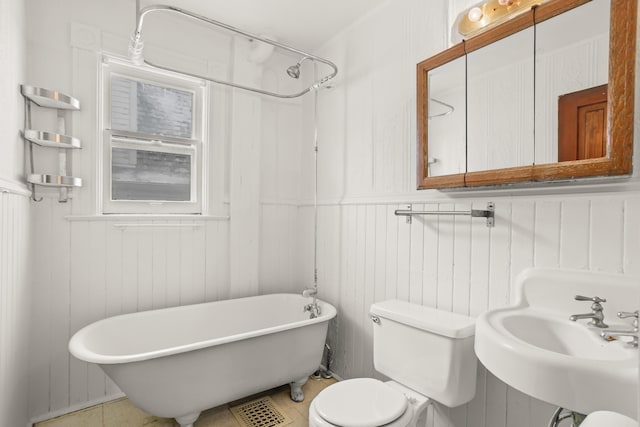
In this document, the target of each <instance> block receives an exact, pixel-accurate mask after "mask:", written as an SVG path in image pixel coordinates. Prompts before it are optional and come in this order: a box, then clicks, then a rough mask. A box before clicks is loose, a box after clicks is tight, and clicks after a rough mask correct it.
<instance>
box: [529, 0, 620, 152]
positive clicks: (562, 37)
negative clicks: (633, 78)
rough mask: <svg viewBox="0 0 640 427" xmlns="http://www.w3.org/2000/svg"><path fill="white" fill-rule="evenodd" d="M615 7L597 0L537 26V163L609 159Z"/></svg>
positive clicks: (609, 2)
mask: <svg viewBox="0 0 640 427" xmlns="http://www.w3.org/2000/svg"><path fill="white" fill-rule="evenodd" d="M610 9H611V1H610V0H593V1H591V2H589V3H586V4H584V5H582V6H580V7H577V8H575V9H572V10H569V11H567V12H565V13H563V14H561V15H558V16H556V17H554V18H553V19H548V20H546V21H543V22H540V23H539V24H537V25H536V64H535V65H536V116H535V122H536V140H535V163H536V164H542V163H556V162H558V161H569V160H582V159H588V158H597V157H603V156H605V155H606V147H602V145H603V143H604V144H606V128H605V126H606V92H607V87H606V86H604V87H602V86H603V85H606V84H607V82H608V80H609V73H608V65H609V20H610V13H609V11H610ZM567 28H571V31H567ZM603 97H604V104H603V103H602V102H603V99H602V98H603ZM563 100H564V103H565V104H566V107H565V109H564V110H565V111H564V112H561V111H559V108H558V106H559V104H560V103H562V101H563ZM560 117H562V119H560ZM559 135H564V137H563V138H559ZM559 141H562V142H559ZM580 141H581V142H580ZM595 141H597V142H598V144H600V146H601V148H602V149H601V150H597V149H596V148H595V147H594V146H595V144H596V143H595ZM589 142H591V144H589ZM589 147H592V148H589ZM561 152H564V155H560V156H559V153H561Z"/></svg>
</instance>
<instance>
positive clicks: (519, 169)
mask: <svg viewBox="0 0 640 427" xmlns="http://www.w3.org/2000/svg"><path fill="white" fill-rule="evenodd" d="M636 15H637V1H635V0H592V1H589V0H548V1H546V2H543V3H542V4H540V5H537V6H534V7H533V8H531V9H529V10H528V11H525V12H524V13H522V14H520V15H517V16H515V17H512V18H511V19H509V20H507V21H505V22H503V23H501V24H498V25H497V26H495V27H493V28H491V29H489V30H486V31H485V32H483V33H480V34H478V35H476V36H474V37H471V38H469V39H468V40H464V41H463V42H461V43H459V44H457V45H454V46H452V47H451V48H449V49H447V50H445V51H443V52H440V53H438V54H437V55H435V56H433V57H431V58H428V59H426V60H424V61H422V62H420V63H419V64H418V65H417V125H418V129H417V135H418V144H417V145H418V153H417V186H418V189H427V188H460V187H475V186H487V185H502V184H512V183H519V182H537V181H554V180H571V179H577V178H584V177H600V176H616V175H618V176H619V175H626V174H629V173H630V172H631V168H632V153H633V127H634V124H633V119H634V94H635V93H634V83H635V57H636ZM576 99H577V101H575V100H576ZM585 99H586V100H587V101H583V100H585ZM562 102H564V104H565V105H569V107H562V106H559V105H560V104H561V103H562ZM583 104H584V105H583ZM587 104H588V105H587ZM445 106H449V107H450V108H449V109H447V108H445ZM563 108H564V110H565V113H564V114H565V115H564V116H563V115H562V114H561V113H560V110H561V109H563ZM567 108H569V111H571V108H573V109H574V110H576V111H581V112H582V113H581V114H582V117H583V118H576V119H575V123H574V122H572V121H571V120H568V119H566V109H567ZM571 114H573V113H571ZM576 126H582V128H583V129H586V130H587V131H586V132H587V133H588V135H587V137H586V142H585V137H584V135H583V134H581V133H580V132H582V130H581V129H580V128H578V129H574V127H576ZM567 131H569V132H568V133H567ZM583 133H584V132H583ZM560 134H562V135H564V136H562V137H559V135H560ZM567 134H568V135H569V136H566V135H567ZM580 138H582V142H581V143H580V142H577V143H575V144H574V143H573V141H572V140H577V139H580ZM566 139H568V140H569V143H568V144H569V148H567V145H566V144H567V143H566V142H562V141H563V140H566ZM598 141H599V142H598ZM571 144H573V145H571ZM579 144H582V145H581V146H580V145H579ZM598 144H599V145H598ZM574 145H575V147H578V148H572V147H573V146H574ZM563 147H564V150H565V151H567V150H569V151H571V150H581V151H580V153H579V154H576V155H572V154H569V155H566V154H559V153H560V152H561V151H562V150H563ZM580 147H581V148H580ZM585 153H586V154H585ZM572 156H573V157H572Z"/></svg>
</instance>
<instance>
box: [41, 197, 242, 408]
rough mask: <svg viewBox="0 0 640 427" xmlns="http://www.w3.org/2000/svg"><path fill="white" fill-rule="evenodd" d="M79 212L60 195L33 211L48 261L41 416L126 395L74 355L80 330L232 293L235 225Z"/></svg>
mask: <svg viewBox="0 0 640 427" xmlns="http://www.w3.org/2000/svg"><path fill="white" fill-rule="evenodd" d="M70 208H71V206H70V205H69V204H60V203H58V202H57V200H56V199H54V198H51V197H45V198H44V200H43V201H42V202H40V203H38V204H37V205H36V206H35V208H34V225H33V233H34V236H35V249H34V251H35V253H34V255H35V257H36V259H38V260H40V265H39V266H38V268H37V269H36V270H34V277H33V282H34V298H33V301H34V306H33V310H34V317H33V322H34V325H33V329H32V330H33V331H34V333H33V336H32V341H31V347H32V352H31V360H30V371H31V374H30V382H31V384H30V385H29V389H30V391H31V393H30V413H31V414H33V415H34V416H35V419H38V420H39V419H46V418H49V417H50V416H51V415H56V414H60V413H64V412H68V411H69V410H70V409H73V408H76V409H77V408H80V407H84V406H87V405H88V404H91V403H95V402H100V401H104V400H108V399H109V398H113V397H116V396H120V395H121V394H120V391H119V390H118V389H117V387H116V386H115V385H114V384H113V383H112V382H111V381H110V380H109V379H108V378H107V377H106V376H105V375H104V374H103V372H102V371H101V370H100V368H98V367H97V366H96V365H93V364H86V363H84V362H80V361H78V360H77V359H75V358H73V357H72V356H71V355H70V354H69V352H68V350H67V344H68V342H69V338H70V337H71V335H73V333H75V332H76V331H77V330H78V329H80V328H81V327H83V326H86V325H87V324H89V323H91V322H93V321H95V320H98V319H102V318H105V317H109V316H114V315H118V314H124V313H130V312H136V311H142V310H149V309H156V308H163V307H171V306H177V305H184V304H192V303H199V302H205V301H213V300H218V299H226V298H228V297H229V292H230V290H229V259H228V247H229V236H228V233H229V222H228V220H225V219H224V218H213V219H212V218H209V219H207V218H200V219H179V220H167V219H166V218H161V219H152V218H149V219H122V218H121V219H109V218H105V217H102V218H100V217H95V218H91V217H86V218H83V217H70V216H69V215H70ZM183 218H184V217H183ZM39 240H40V241H44V242H47V245H39V244H38V241H39Z"/></svg>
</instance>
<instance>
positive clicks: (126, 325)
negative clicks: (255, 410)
mask: <svg viewBox="0 0 640 427" xmlns="http://www.w3.org/2000/svg"><path fill="white" fill-rule="evenodd" d="M310 302H311V299H310V298H305V297H302V296H299V295H295V294H272V295H263V296H256V297H248V298H239V299H233V300H226V301H216V302H210V303H204V304H194V305H188V306H182V307H173V308H166V309H160V310H151V311H144V312H139V313H132V314H125V315H122V316H115V317H111V318H108V319H104V320H100V321H97V322H95V323H92V324H90V325H88V326H86V327H84V328H83V329H81V330H80V331H78V332H77V333H76V334H75V335H74V336H73V337H72V338H71V341H70V342H69V351H70V352H71V354H73V355H74V356H75V357H77V358H78V359H80V360H84V361H86V362H91V363H96V364H98V365H99V366H100V367H101V368H102V369H103V370H104V372H105V373H106V374H107V375H108V376H109V378H111V379H112V380H113V382H115V383H116V384H117V385H118V387H120V389H121V390H122V391H123V392H124V393H125V394H126V395H127V397H128V398H129V399H130V400H131V401H132V402H133V403H134V404H136V405H137V406H138V407H140V408H141V409H143V410H144V411H146V412H148V413H150V414H153V415H156V416H159V417H167V418H175V419H176V420H177V421H178V423H179V424H180V425H181V426H183V427H187V426H191V425H192V424H193V423H194V422H195V420H196V419H197V418H198V416H199V415H200V412H201V411H202V410H204V409H208V408H212V407H214V406H218V405H221V404H223V403H227V402H229V401H232V400H235V399H238V398H241V397H246V396H248V395H251V394H253V393H257V392H260V391H264V390H267V389H270V388H274V387H277V386H280V385H283V384H287V383H291V385H292V390H291V394H292V398H293V399H294V400H298V401H299V400H302V399H303V398H304V395H302V391H301V389H300V387H302V385H303V384H304V383H305V382H306V380H307V378H308V376H309V375H310V374H311V373H313V372H314V371H315V370H316V369H317V368H318V366H319V364H320V362H321V358H322V353H323V350H324V342H325V338H326V334H327V326H328V323H329V320H331V319H332V318H333V317H335V315H336V309H335V308H334V307H333V306H332V305H330V304H328V303H326V302H323V301H318V304H319V305H320V307H321V310H322V311H321V314H320V316H318V317H316V318H313V319H311V318H310V315H309V312H304V310H303V308H304V306H305V305H307V304H309V303H310Z"/></svg>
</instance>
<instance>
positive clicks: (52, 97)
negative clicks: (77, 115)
mask: <svg viewBox="0 0 640 427" xmlns="http://www.w3.org/2000/svg"><path fill="white" fill-rule="evenodd" d="M20 90H21V91H22V95H24V96H25V98H27V99H29V100H31V101H33V103H34V104H36V105H38V106H39V107H46V108H56V109H58V110H79V109H80V101H78V100H77V99H76V98H74V97H73V96H69V95H66V94H64V93H62V92H58V91H55V90H50V89H44V88H41V87H35V86H29V85H21V86H20Z"/></svg>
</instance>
